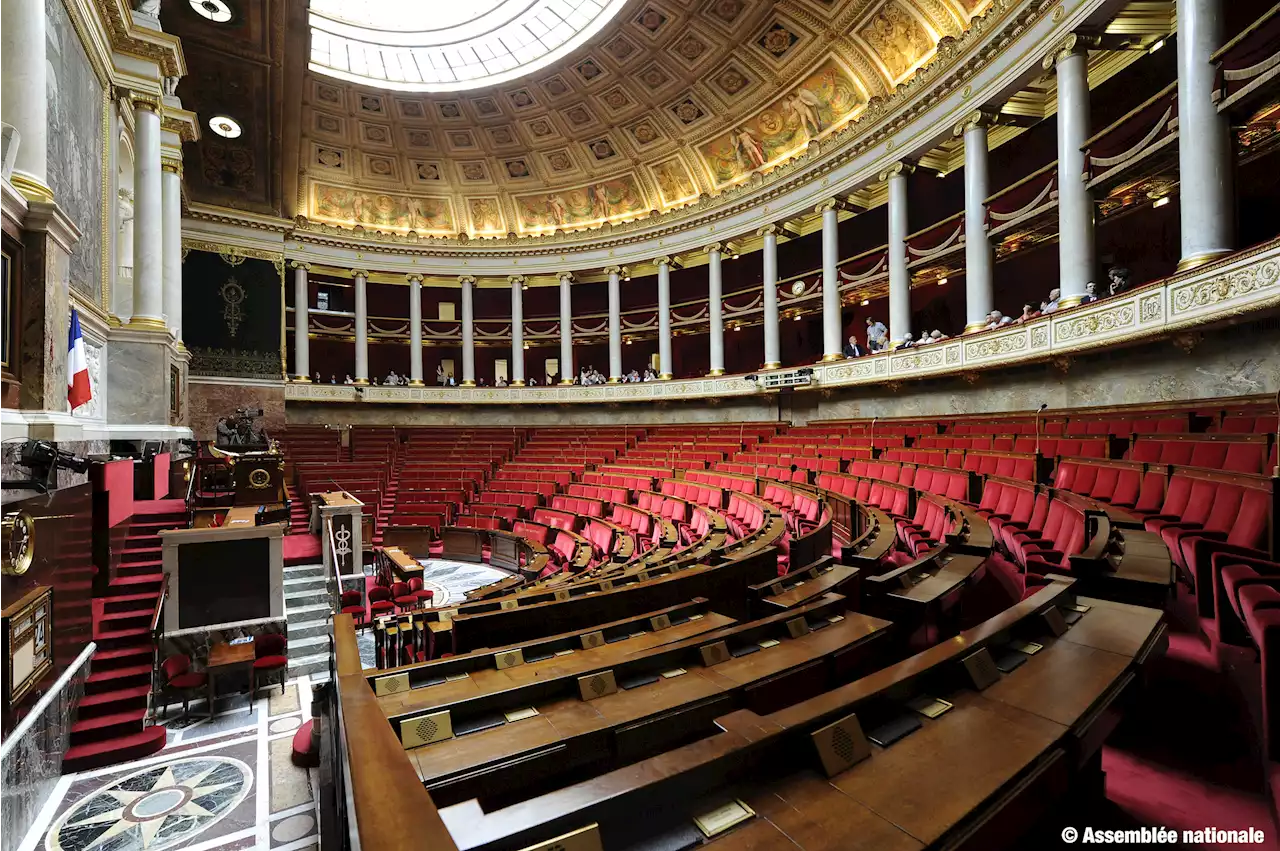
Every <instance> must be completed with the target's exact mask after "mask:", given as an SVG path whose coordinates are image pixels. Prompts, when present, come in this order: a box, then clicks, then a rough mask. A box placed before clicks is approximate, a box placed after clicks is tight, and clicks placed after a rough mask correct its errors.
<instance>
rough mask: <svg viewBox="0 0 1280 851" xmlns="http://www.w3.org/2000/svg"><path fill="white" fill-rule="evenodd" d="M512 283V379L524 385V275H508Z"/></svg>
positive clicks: (511, 382)
mask: <svg viewBox="0 0 1280 851" xmlns="http://www.w3.org/2000/svg"><path fill="white" fill-rule="evenodd" d="M507 282H508V283H509V284H511V381H510V384H511V386H512V387H523V386H524V275H508V276H507Z"/></svg>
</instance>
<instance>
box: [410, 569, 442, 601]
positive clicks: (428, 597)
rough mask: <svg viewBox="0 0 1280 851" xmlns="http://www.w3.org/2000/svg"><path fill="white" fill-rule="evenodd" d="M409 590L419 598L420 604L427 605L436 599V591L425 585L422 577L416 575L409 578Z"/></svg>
mask: <svg viewBox="0 0 1280 851" xmlns="http://www.w3.org/2000/svg"><path fill="white" fill-rule="evenodd" d="M409 592H410V593H411V594H413V596H414V597H415V598H416V599H417V601H418V605H420V606H423V607H426V606H428V605H430V604H431V601H432V600H434V599H435V596H436V592H435V591H432V590H431V589H430V588H425V587H423V583H422V578H421V577H418V576H414V577H412V578H410V579H409Z"/></svg>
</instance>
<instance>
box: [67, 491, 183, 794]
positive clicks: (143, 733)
mask: <svg viewBox="0 0 1280 851" xmlns="http://www.w3.org/2000/svg"><path fill="white" fill-rule="evenodd" d="M186 525H187V510H186V505H185V504H184V503H183V501H182V500H180V499H158V500H138V501H137V502H135V503H134V513H133V518H132V519H131V520H130V523H129V534H128V537H127V538H126V540H125V544H124V549H123V550H122V551H121V554H120V565H119V567H118V568H117V572H116V577H115V578H114V579H112V580H111V582H110V584H109V585H108V586H107V592H106V594H105V595H104V596H102V597H98V598H96V599H95V600H94V601H93V640H94V641H95V642H97V645H98V648H97V650H96V651H95V652H94V654H93V660H92V661H91V663H90V671H91V673H90V674H89V677H88V679H86V681H85V687H84V691H85V693H84V697H83V698H81V700H80V706H79V709H78V710H77V712H76V721H75V723H74V724H72V725H71V747H70V748H69V749H68V750H67V752H66V754H65V755H64V756H63V758H62V770H63V773H70V772H73V771H87V770H89V769H93V768H101V767H103V766H106V765H113V764H115V763H118V762H124V761H126V760H131V759H139V758H141V757H144V756H148V755H150V754H153V753H155V752H157V751H159V750H160V749H161V748H163V747H164V744H165V728H164V727H148V726H146V717H147V700H148V697H149V696H150V694H151V662H152V644H151V616H152V613H153V612H154V611H155V605H156V598H157V597H159V596H160V584H161V577H162V576H163V573H164V572H163V569H162V567H161V558H160V537H159V532H160V530H161V529H181V528H185V527H186Z"/></svg>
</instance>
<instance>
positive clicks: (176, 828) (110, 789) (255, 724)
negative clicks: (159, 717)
mask: <svg viewBox="0 0 1280 851" xmlns="http://www.w3.org/2000/svg"><path fill="white" fill-rule="evenodd" d="M258 694H259V697H258V698H257V700H255V701H253V705H252V708H250V706H249V703H248V699H247V697H244V696H241V697H239V698H234V699H232V700H230V701H225V702H224V701H222V700H219V702H218V705H217V711H216V712H215V713H214V715H213V717H212V718H210V717H209V715H208V712H207V711H206V709H205V707H204V705H203V704H202V703H193V704H192V706H191V713H190V716H189V718H187V719H185V720H184V719H183V718H182V714H181V713H182V710H181V708H180V707H176V706H175V707H171V709H170V712H169V719H168V721H167V722H164V721H162V723H165V726H166V727H167V728H168V743H167V744H166V745H165V748H164V750H162V751H161V752H160V753H158V754H156V755H154V756H151V757H147V758H146V759H141V760H137V761H135V762H130V763H124V764H121V765H114V766H111V767H110V768H104V769H99V770H96V771H86V772H83V773H80V774H71V775H67V776H65V777H63V778H62V780H61V781H60V782H59V783H58V786H57V788H56V789H55V790H54V793H53V794H52V795H51V796H50V797H49V800H48V801H46V802H45V806H44V808H43V810H42V811H41V813H40V817H39V819H38V820H37V822H36V825H35V827H34V828H33V829H32V830H31V832H30V833H29V834H28V835H27V837H26V839H25V840H23V843H22V845H21V846H20V848H19V851H165V849H179V848H180V849H184V851H214V849H217V851H237V850H238V849H248V848H261V849H272V851H295V849H297V851H301V849H313V848H315V847H316V846H317V845H318V843H319V838H318V823H317V814H316V799H317V796H316V794H315V791H316V789H317V778H316V776H315V772H314V770H308V769H304V768H298V767H297V766H295V765H294V764H293V763H292V761H291V760H290V755H291V753H292V741H293V734H294V731H295V730H297V729H298V727H299V726H301V725H302V723H303V722H304V721H305V720H306V719H308V718H310V717H311V684H310V681H309V679H308V678H307V677H300V678H298V679H296V680H292V681H290V682H289V683H288V684H287V685H286V686H285V690H284V693H283V694H282V693H281V692H280V690H279V688H278V687H277V688H272V689H264V690H262V691H259V692H258Z"/></svg>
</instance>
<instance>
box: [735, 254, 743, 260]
mask: <svg viewBox="0 0 1280 851" xmlns="http://www.w3.org/2000/svg"><path fill="white" fill-rule="evenodd" d="M741 256H742V255H741V254H735V255H733V259H734V260H737V259H738V258H739V257H741Z"/></svg>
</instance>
